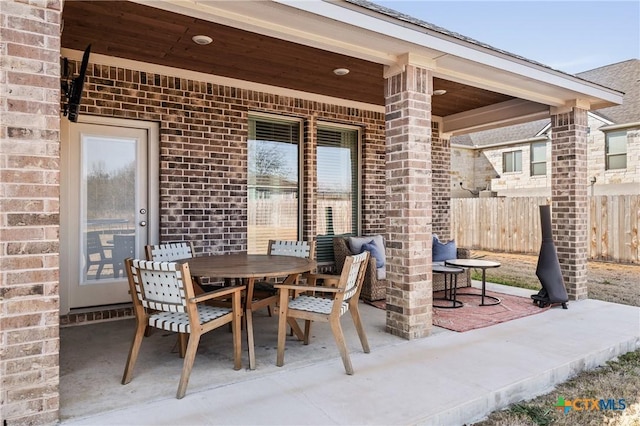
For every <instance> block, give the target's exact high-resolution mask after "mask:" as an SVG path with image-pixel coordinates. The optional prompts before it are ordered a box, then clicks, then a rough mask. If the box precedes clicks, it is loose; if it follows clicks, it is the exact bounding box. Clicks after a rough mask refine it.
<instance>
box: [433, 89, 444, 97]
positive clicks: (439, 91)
mask: <svg viewBox="0 0 640 426" xmlns="http://www.w3.org/2000/svg"><path fill="white" fill-rule="evenodd" d="M445 93H447V91H446V90H444V89H438V90H434V91H433V94H434V95H435V96H442V95H444V94H445Z"/></svg>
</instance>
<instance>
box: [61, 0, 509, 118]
mask: <svg viewBox="0 0 640 426" xmlns="http://www.w3.org/2000/svg"><path fill="white" fill-rule="evenodd" d="M62 17H63V32H62V47H64V48H69V49H75V50H84V49H85V47H86V46H87V45H88V44H91V45H92V46H91V52H92V53H99V54H103V55H108V56H115V57H119V58H125V59H131V60H136V61H142V62H147V63H153V64H159V65H165V66H169V67H175V68H180V69H187V70H192V71H198V72H202V73H207V74H215V75H219V76H223V77H230V78H236V79H241V80H247V81H252V82H257V83H263V84H268V85H273V86H279V87H286V88H289V89H295V90H302V91H305V92H311V93H317V94H322V95H327V96H333V97H337V98H346V99H349V100H354V101H360V102H366V103H370V104H375V105H384V78H383V65H381V64H377V63H373V62H369V61H364V60H361V59H357V58H353V57H349V56H344V55H339V54H336V53H332V52H329V51H325V50H320V49H315V48H312V47H307V46H302V45H299V44H295V43H291V42H288V41H284V40H280V39H277V38H272V37H267V36H264V35H261V34H256V33H251V32H247V31H244V30H239V29H236V28H232V27H228V26H224V25H219V24H216V23H212V22H209V21H204V20H200V19H196V18H192V17H189V16H184V15H179V14H175V13H171V12H167V11H164V10H160V9H156V8H153V7H149V6H144V5H140V4H136V3H130V2H127V1H66V2H65V4H64V9H63V15H62ZM199 34H203V35H207V36H209V37H211V38H213V40H214V41H213V43H211V44H209V45H206V46H201V45H197V44H195V43H194V42H193V41H192V39H191V38H192V37H193V36H194V35H199ZM335 68H348V69H349V70H350V72H349V74H347V75H345V76H336V75H335V74H334V73H333V72H332V71H333V69H335ZM434 88H435V89H444V90H446V91H447V93H446V94H445V95H443V96H434V97H433V105H432V113H433V114H434V115H437V116H440V117H446V116H448V115H451V114H455V113H459V112H464V111H468V110H472V109H475V108H479V107H483V106H487V105H491V104H495V103H499V102H503V101H506V100H509V99H513V98H512V97H510V96H506V95H502V94H499V93H495V92H490V91H487V90H483V89H479V88H476V87H472V86H468V85H464V84H459V83H455V82H452V81H447V80H443V79H439V78H435V79H434Z"/></svg>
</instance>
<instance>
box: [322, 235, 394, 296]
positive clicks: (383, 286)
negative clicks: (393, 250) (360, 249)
mask: <svg viewBox="0 0 640 426" xmlns="http://www.w3.org/2000/svg"><path fill="white" fill-rule="evenodd" d="M378 237H380V239H382V237H381V236H378ZM349 238H351V237H346V236H340V237H334V238H333V254H334V258H335V262H336V271H337V273H338V274H340V273H341V272H342V268H343V266H344V263H345V260H346V258H347V257H348V256H352V255H354V254H359V253H353V252H352V251H351V248H350V247H349ZM355 238H362V237H355ZM372 238H376V236H372V237H367V239H372ZM383 244H384V243H383ZM386 294H387V280H386V270H385V266H382V267H381V268H377V267H376V259H375V258H374V257H373V256H371V257H370V258H369V260H368V264H367V269H366V273H365V277H364V282H363V283H362V293H361V297H362V298H363V299H365V300H367V301H374V300H383V299H384V298H385V297H386Z"/></svg>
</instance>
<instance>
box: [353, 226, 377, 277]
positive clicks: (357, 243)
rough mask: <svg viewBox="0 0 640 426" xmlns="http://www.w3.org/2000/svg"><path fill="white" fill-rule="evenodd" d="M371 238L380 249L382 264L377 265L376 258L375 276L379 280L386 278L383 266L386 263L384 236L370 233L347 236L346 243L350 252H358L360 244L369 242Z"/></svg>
mask: <svg viewBox="0 0 640 426" xmlns="http://www.w3.org/2000/svg"><path fill="white" fill-rule="evenodd" d="M372 240H373V242H374V243H375V244H376V246H377V247H378V248H379V249H380V253H381V254H382V256H381V258H382V266H380V265H378V263H377V258H376V277H377V278H378V279H379V280H384V279H386V278H387V269H386V268H385V264H386V263H387V257H386V254H385V251H384V238H382V235H371V236H366V237H348V238H347V243H348V245H349V250H350V251H351V253H353V254H360V253H362V246H363V245H364V244H367V243H369V242H371V241H372ZM371 255H373V253H371Z"/></svg>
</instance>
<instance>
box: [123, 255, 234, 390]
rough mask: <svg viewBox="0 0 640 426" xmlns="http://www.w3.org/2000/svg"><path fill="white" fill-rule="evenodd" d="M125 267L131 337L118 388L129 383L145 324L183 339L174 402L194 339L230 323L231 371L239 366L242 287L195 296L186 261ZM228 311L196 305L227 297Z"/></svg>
mask: <svg viewBox="0 0 640 426" xmlns="http://www.w3.org/2000/svg"><path fill="white" fill-rule="evenodd" d="M125 267H126V270H127V275H128V278H129V288H130V291H131V295H132V300H133V307H134V311H135V315H136V333H135V336H134V338H133V342H132V343H131V349H130V350H129V356H128V359H127V364H126V367H125V369H124V375H123V377H122V384H123V385H125V384H127V383H129V382H130V381H131V378H132V375H133V367H134V366H135V363H136V359H137V358H138V353H139V352H140V346H141V344H142V340H143V336H144V334H145V329H146V328H147V326H149V327H155V328H159V329H162V330H166V331H173V332H177V333H181V334H183V335H186V336H188V343H187V349H186V354H185V356H184V364H183V367H182V375H181V376H180V383H179V385H178V392H177V394H176V398H178V399H180V398H182V397H184V395H185V392H186V390H187V384H188V382H189V376H190V374H191V369H192V367H193V362H194V360H195V356H196V351H197V349H198V343H199V342H200V336H202V335H203V334H204V333H207V332H209V331H211V330H214V329H216V328H218V327H221V326H223V325H225V324H229V323H231V328H232V332H233V360H234V369H235V370H239V369H240V368H241V366H242V359H241V351H242V346H241V345H242V344H241V330H240V316H241V313H242V307H241V303H240V302H241V300H240V299H241V292H242V291H243V290H244V289H245V287H244V286H237V287H227V288H222V289H219V290H216V291H212V292H209V293H205V294H201V295H199V296H196V295H195V294H194V291H193V285H192V282H191V274H190V272H189V264H188V263H182V264H180V263H174V262H152V261H146V260H139V259H131V258H128V259H126V260H125ZM229 297H231V307H230V308H227V307H213V306H208V305H205V304H204V303H202V302H205V301H208V300H213V299H228V298H229Z"/></svg>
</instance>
